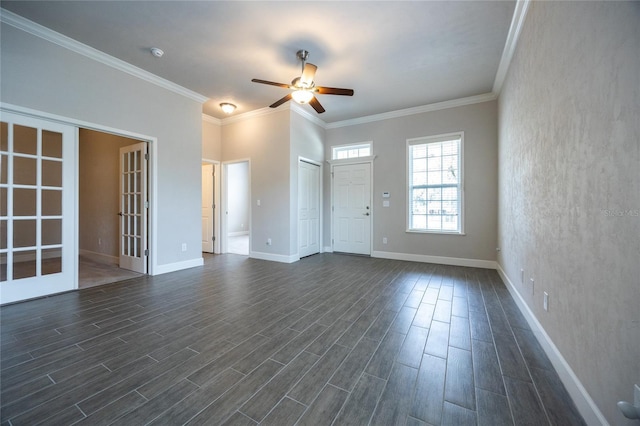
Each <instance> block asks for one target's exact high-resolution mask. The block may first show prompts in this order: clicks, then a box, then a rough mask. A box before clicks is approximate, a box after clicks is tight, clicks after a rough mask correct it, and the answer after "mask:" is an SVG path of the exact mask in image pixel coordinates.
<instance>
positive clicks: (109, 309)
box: [1, 254, 584, 426]
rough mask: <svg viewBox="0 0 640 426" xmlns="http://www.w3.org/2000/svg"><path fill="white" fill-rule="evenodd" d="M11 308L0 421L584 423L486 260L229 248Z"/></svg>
mask: <svg viewBox="0 0 640 426" xmlns="http://www.w3.org/2000/svg"><path fill="white" fill-rule="evenodd" d="M1 311H2V317H1V319H2V330H1V331H2V335H1V337H2V343H1V349H2V352H1V355H2V358H1V361H2V365H1V368H2V374H1V379H2V382H1V391H2V393H1V398H2V400H1V401H2V410H1V413H2V420H1V422H2V426H4V425H9V424H11V425H36V424H41V423H42V424H48V425H57V424H60V425H68V424H77V423H80V424H89V425H99V424H112V423H115V424H121V425H142V424H158V425H160V424H171V425H174V424H175V425H180V424H186V423H188V424H234V425H245V424H246V425H253V424H256V423H262V424H269V425H278V426H283V425H288V424H299V425H325V424H326V425H329V424H335V425H347V424H354V425H361V424H375V425H393V424H399V425H405V424H407V425H425V424H431V425H439V424H443V425H445V424H446V425H466V424H470V425H475V424H479V425H492V426H494V425H502V424H508V425H512V424H515V425H525V424H532V425H536V426H539V425H542V424H556V425H572V424H583V423H584V422H583V420H582V419H581V417H580V416H579V414H578V413H577V411H576V409H575V407H574V405H573V404H572V402H571V400H570V398H569V396H568V394H567V393H566V391H565V390H564V388H563V386H562V384H561V382H560V380H559V379H558V376H557V374H556V373H555V371H554V370H553V368H552V366H551V364H550V362H549V360H548V359H547V358H546V356H545V355H544V353H543V351H542V349H541V347H540V345H539V343H538V342H537V341H536V339H535V337H534V335H533V333H532V332H531V330H530V329H529V327H528V325H527V323H526V322H525V320H524V318H523V317H522V315H521V314H520V313H519V311H518V309H517V307H516V305H515V303H514V302H513V300H512V299H511V297H510V295H509V293H508V291H507V289H506V288H505V286H504V285H503V284H502V282H501V281H500V278H499V276H498V275H497V274H496V272H495V271H490V270H483V269H472V268H462V267H450V266H438V265H431V264H420V263H411V262H400V261H392V260H381V259H370V258H365V257H354V256H344V255H342V256H341V255H332V254H322V255H316V256H311V257H309V258H305V259H302V260H301V261H300V262H297V263H294V264H290V265H288V264H281V263H274V262H266V261H260V260H253V259H248V258H246V257H243V256H237V255H223V256H213V257H210V258H208V259H207V261H206V264H205V266H204V267H201V268H193V269H189V270H186V271H180V272H175V273H171V274H165V275H161V276H157V277H140V278H135V279H131V280H129V281H124V282H121V283H116V284H109V285H106V286H102V287H95V288H90V289H86V290H81V291H77V292H72V293H66V294H63V295H59V296H53V297H49V298H44V299H39V300H34V301H30V302H25V303H20V304H15V305H10V306H6V307H3V308H2V309H1Z"/></svg>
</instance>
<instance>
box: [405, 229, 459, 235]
mask: <svg viewBox="0 0 640 426" xmlns="http://www.w3.org/2000/svg"><path fill="white" fill-rule="evenodd" d="M405 232H406V233H407V234H435V235H452V236H465V235H467V234H466V233H464V232H456V231H451V232H447V231H423V230H419V229H407V230H406V231H405Z"/></svg>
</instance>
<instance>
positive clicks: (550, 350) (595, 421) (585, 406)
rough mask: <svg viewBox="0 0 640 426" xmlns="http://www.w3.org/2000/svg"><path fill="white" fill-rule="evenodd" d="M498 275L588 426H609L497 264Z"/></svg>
mask: <svg viewBox="0 0 640 426" xmlns="http://www.w3.org/2000/svg"><path fill="white" fill-rule="evenodd" d="M496 264H497V269H498V274H499V275H500V277H501V278H502V281H503V282H504V283H505V285H506V286H507V289H508V290H509V293H511V297H513V300H514V301H515V302H516V304H517V305H518V308H519V309H520V312H522V315H523V316H524V317H525V319H526V320H527V323H529V326H530V327H531V330H532V331H533V334H534V335H535V336H536V338H537V339H538V341H539V342H540V345H541V346H542V349H543V350H544V352H545V353H546V354H547V357H549V360H550V361H551V364H553V367H554V368H555V369H556V371H557V372H558V376H560V380H561V381H562V383H563V384H564V387H565V388H566V389H567V392H569V395H570V396H571V398H572V399H573V402H574V403H575V404H576V408H577V409H578V411H579V412H580V414H581V415H582V417H583V418H584V421H585V422H587V424H588V425H603V426H608V425H609V423H608V422H607V420H606V419H605V417H604V416H603V415H602V412H601V411H600V409H599V408H598V406H597V405H596V403H595V402H594V401H593V399H591V396H590V395H589V393H588V392H587V390H586V389H585V388H584V386H582V383H581V382H580V380H579V379H578V376H576V374H575V373H574V372H573V370H572V369H571V366H569V363H568V362H567V360H566V359H564V357H563V356H562V354H561V353H560V351H559V350H558V348H557V347H556V345H555V344H554V343H553V341H552V340H551V337H549V335H548V334H547V332H546V331H545V330H544V328H543V327H542V324H540V322H539V321H538V319H537V318H536V316H535V315H534V313H533V312H532V311H531V309H529V306H528V305H527V304H526V302H525V301H524V299H523V298H522V296H521V295H520V293H519V292H518V291H517V290H516V287H515V286H514V285H513V282H512V281H511V280H510V279H509V277H507V274H506V273H505V272H504V269H502V266H501V265H500V264H499V263H497V262H496Z"/></svg>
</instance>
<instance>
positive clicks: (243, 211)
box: [222, 161, 251, 256]
mask: <svg viewBox="0 0 640 426" xmlns="http://www.w3.org/2000/svg"><path fill="white" fill-rule="evenodd" d="M250 175H251V173H250V167H249V161H239V162H233V163H226V164H225V165H224V212H225V215H224V216H225V220H224V225H223V228H224V229H223V230H222V237H223V238H224V240H223V242H224V244H223V251H222V252H223V253H234V254H240V255H243V256H248V255H249V253H250V250H251V226H250V223H251V202H250V182H251V176H250Z"/></svg>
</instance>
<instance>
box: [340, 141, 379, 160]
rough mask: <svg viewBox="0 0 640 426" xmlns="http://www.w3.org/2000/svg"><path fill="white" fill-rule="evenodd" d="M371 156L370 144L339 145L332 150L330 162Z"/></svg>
mask: <svg viewBox="0 0 640 426" xmlns="http://www.w3.org/2000/svg"><path fill="white" fill-rule="evenodd" d="M370 155H371V142H365V143H359V144H356V145H339V146H334V147H333V148H332V155H331V159H332V160H345V159H347V158H359V157H369V156H370Z"/></svg>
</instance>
